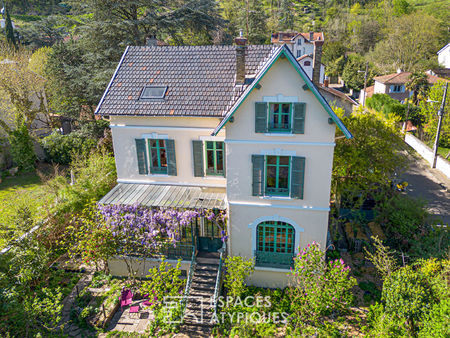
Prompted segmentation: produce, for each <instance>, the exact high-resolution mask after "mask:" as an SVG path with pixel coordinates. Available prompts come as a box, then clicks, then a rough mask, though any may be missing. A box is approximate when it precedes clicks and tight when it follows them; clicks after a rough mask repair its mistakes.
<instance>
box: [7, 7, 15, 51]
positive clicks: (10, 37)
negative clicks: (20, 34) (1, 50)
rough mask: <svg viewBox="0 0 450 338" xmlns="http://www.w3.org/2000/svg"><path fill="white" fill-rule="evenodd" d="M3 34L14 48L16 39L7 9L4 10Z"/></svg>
mask: <svg viewBox="0 0 450 338" xmlns="http://www.w3.org/2000/svg"><path fill="white" fill-rule="evenodd" d="M5 34H6V40H7V41H8V42H9V43H10V44H11V45H13V46H16V44H17V42H16V37H15V35H14V28H13V26H12V22H11V16H10V15H9V11H8V8H6V22H5Z"/></svg>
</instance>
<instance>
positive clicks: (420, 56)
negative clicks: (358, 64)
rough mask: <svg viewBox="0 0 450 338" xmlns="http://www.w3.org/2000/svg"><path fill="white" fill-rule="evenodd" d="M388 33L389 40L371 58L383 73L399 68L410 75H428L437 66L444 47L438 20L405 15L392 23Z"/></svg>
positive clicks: (425, 16) (383, 42) (389, 24)
mask: <svg viewBox="0 0 450 338" xmlns="http://www.w3.org/2000/svg"><path fill="white" fill-rule="evenodd" d="M386 31H387V32H388V33H387V36H386V37H385V38H384V39H382V40H381V41H380V42H379V43H377V44H376V46H375V48H374V49H373V51H372V52H370V55H369V60H370V61H372V62H373V63H374V64H375V65H376V67H377V68H378V69H380V70H381V71H382V72H386V73H387V72H393V71H396V70H397V69H398V68H400V69H401V70H402V71H406V72H411V71H421V70H422V71H424V70H427V69H430V68H435V67H436V66H437V62H436V61H437V60H436V56H435V53H436V51H438V50H439V48H440V45H441V44H442V42H440V40H441V39H440V38H441V34H442V33H441V32H442V30H441V28H440V24H439V22H438V20H436V19H435V18H434V17H432V16H430V15H427V14H423V13H412V14H409V15H402V16H400V17H398V18H392V19H391V20H389V21H388V24H387V27H386ZM424 34H425V36H424ZM444 41H445V40H444Z"/></svg>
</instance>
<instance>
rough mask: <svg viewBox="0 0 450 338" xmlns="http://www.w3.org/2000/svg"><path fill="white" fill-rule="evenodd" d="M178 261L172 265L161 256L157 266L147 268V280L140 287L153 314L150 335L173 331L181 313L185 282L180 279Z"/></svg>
mask: <svg viewBox="0 0 450 338" xmlns="http://www.w3.org/2000/svg"><path fill="white" fill-rule="evenodd" d="M180 263H181V262H180V261H178V263H177V265H176V266H175V267H173V266H172V265H171V264H169V263H167V262H166V261H165V260H164V258H163V259H162V260H161V263H160V264H159V265H158V266H155V267H153V268H151V269H150V270H149V272H150V274H149V275H148V276H147V277H148V278H149V280H148V281H145V282H144V283H143V285H142V287H141V290H140V291H141V293H142V294H148V297H149V301H150V303H151V305H150V308H151V309H152V310H153V312H154V314H155V320H154V321H152V323H151V324H150V327H149V333H150V334H151V335H152V336H156V335H158V336H159V335H162V334H165V333H168V332H173V331H174V329H175V326H176V323H177V321H178V320H179V318H180V315H181V313H182V312H181V311H182V308H181V302H180V300H181V297H182V295H183V291H184V290H183V287H184V285H185V283H184V281H183V280H181V279H180V274H181V270H180ZM169 304H171V305H169Z"/></svg>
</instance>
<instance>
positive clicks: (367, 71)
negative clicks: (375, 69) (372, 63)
mask: <svg viewBox="0 0 450 338" xmlns="http://www.w3.org/2000/svg"><path fill="white" fill-rule="evenodd" d="M358 73H364V100H363V102H362V105H363V107H365V106H366V96H367V93H366V89H367V74H368V73H369V62H366V70H358Z"/></svg>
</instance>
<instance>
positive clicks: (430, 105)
mask: <svg viewBox="0 0 450 338" xmlns="http://www.w3.org/2000/svg"><path fill="white" fill-rule="evenodd" d="M444 88H445V82H444V81H438V82H437V83H435V84H434V85H433V87H431V89H430V91H429V95H428V100H430V101H432V102H427V101H426V100H422V101H421V102H420V104H419V106H420V109H421V114H423V115H424V116H425V118H426V121H427V123H426V125H425V128H424V130H425V133H426V134H427V135H428V137H429V138H430V139H434V137H435V135H436V131H437V124H438V120H439V117H438V115H437V112H438V110H439V109H440V105H441V102H442V97H443V95H444ZM433 101H435V102H433ZM449 102H450V89H449V90H448V93H447V104H446V106H445V109H444V118H443V119H442V126H441V135H440V138H439V145H440V146H443V147H446V148H450V118H449V112H450V108H449V107H450V104H449Z"/></svg>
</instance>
